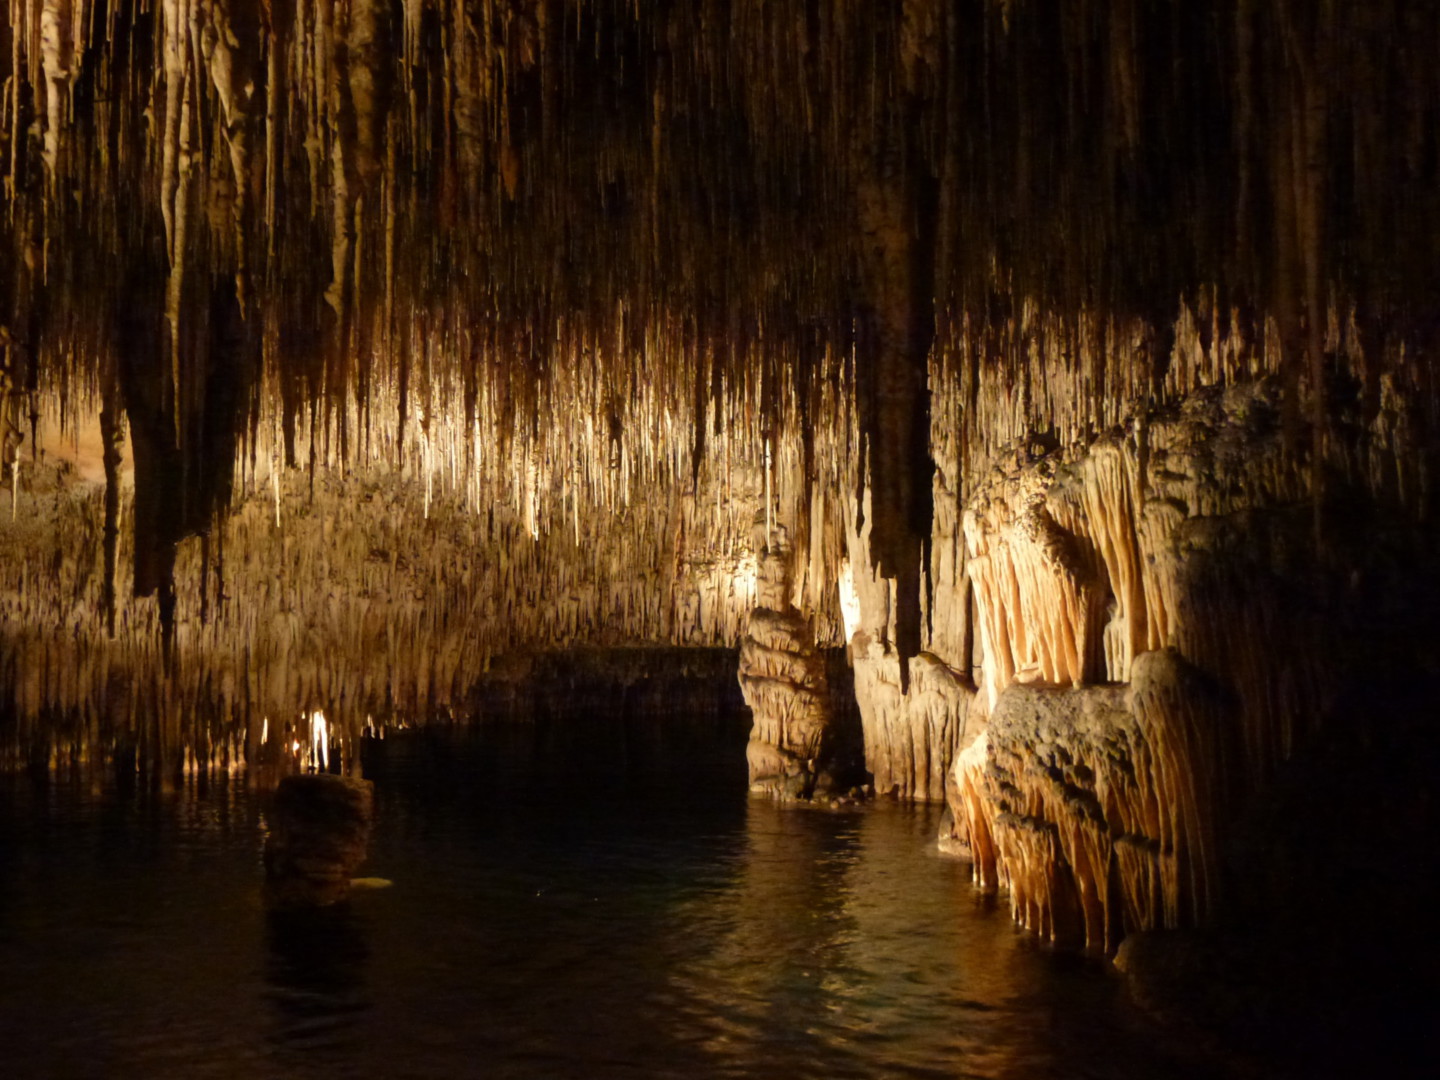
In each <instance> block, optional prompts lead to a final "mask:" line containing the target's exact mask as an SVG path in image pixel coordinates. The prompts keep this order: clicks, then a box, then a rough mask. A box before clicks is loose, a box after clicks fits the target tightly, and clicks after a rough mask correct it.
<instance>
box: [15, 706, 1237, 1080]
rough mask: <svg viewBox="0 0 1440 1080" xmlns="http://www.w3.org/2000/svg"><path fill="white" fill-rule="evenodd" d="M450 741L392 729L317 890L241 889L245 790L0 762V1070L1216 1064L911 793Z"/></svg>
mask: <svg viewBox="0 0 1440 1080" xmlns="http://www.w3.org/2000/svg"><path fill="white" fill-rule="evenodd" d="M447 738H449V739H451V740H452V741H451V742H449V743H445V744H443V745H440V746H438V748H437V745H436V744H435V741H434V739H433V738H431V737H428V736H417V737H415V738H414V739H413V740H412V742H411V744H410V745H409V746H407V745H406V743H405V740H403V739H391V740H387V742H388V743H389V744H390V745H389V746H388V747H387V750H386V754H385V759H384V762H383V768H376V769H375V770H373V771H372V778H374V779H375V780H376V782H377V798H378V805H379V816H378V819H377V823H376V832H375V836H374V842H373V846H372V857H371V859H370V861H369V863H368V864H367V866H366V867H365V869H364V871H363V872H364V873H365V874H367V875H372V876H376V877H383V878H385V879H388V880H389V881H390V882H392V884H391V885H390V887H388V888H383V889H374V890H364V891H361V892H358V893H357V894H356V895H355V897H354V899H353V900H352V902H351V903H350V904H349V905H347V906H345V907H342V908H339V909H336V910H333V911H327V912H317V913H285V914H283V915H280V914H267V913H266V912H265V911H264V910H263V908H262V906H261V905H260V903H259V890H258V875H259V872H260V871H259V863H258V852H259V845H260V828H259V826H260V800H258V799H254V798H251V797H250V796H248V795H247V794H246V793H245V791H244V790H243V789H242V788H239V787H234V788H230V787H220V788H216V789H212V790H211V791H210V792H208V793H206V794H205V795H203V796H202V795H199V794H197V793H195V792H190V793H182V794H181V795H179V796H175V797H173V798H170V799H168V800H155V799H151V798H149V797H147V796H144V795H136V794H134V793H131V794H130V795H128V796H127V795H121V794H118V793H115V792H101V793H96V792H93V791H89V790H88V789H87V790H85V791H69V792H67V791H64V790H52V791H51V792H50V793H49V794H47V795H43V797H42V796H39V795H36V794H35V793H33V792H32V793H31V794H29V795H27V794H26V792H25V789H24V782H23V781H7V782H6V783H8V784H10V785H11V788H10V790H9V792H8V797H7V798H5V799H3V800H0V814H3V815H4V817H3V818H0V824H3V826H4V831H3V833H0V835H3V836H5V837H7V838H8V842H7V844H6V845H5V847H4V849H3V850H0V970H4V971H5V973H6V975H5V978H4V980H3V982H0V1039H3V1045H4V1046H5V1050H6V1061H7V1065H6V1071H5V1074H6V1075H7V1076H9V1075H15V1076H26V1075H52V1076H68V1075H74V1076H96V1075H104V1076H113V1077H132V1076H134V1077H139V1076H165V1075H175V1076H187V1077H190V1076H197V1077H198V1076H247V1077H249V1076H261V1077H267V1076H277V1077H278V1076H285V1077H293V1076H301V1077H304V1076H315V1077H322V1076H323V1077H332V1076H355V1077H371V1076H376V1077H379V1076H384V1077H406V1076H469V1075H485V1076H500V1077H509V1076H515V1077H522V1076H534V1077H567V1076H574V1077H597V1078H603V1077H629V1076H677V1077H685V1078H687V1080H688V1078H698V1077H711V1076H715V1077H729V1076H735V1077H741V1076H743V1077H766V1076H784V1077H787V1078H791V1077H871V1076H897V1077H904V1076H909V1077H932V1076H934V1077H940V1076H945V1077H955V1076H972V1077H978V1078H984V1080H1010V1078H1030V1077H1041V1078H1043V1077H1057V1078H1058V1077H1072V1076H1086V1077H1095V1078H1099V1080H1106V1078H1116V1080H1123V1078H1126V1077H1153V1076H1168V1077H1185V1076H1196V1077H1199V1076H1213V1075H1216V1074H1215V1072H1214V1071H1213V1069H1210V1068H1208V1067H1206V1064H1205V1063H1204V1062H1195V1061H1193V1060H1191V1059H1190V1058H1188V1057H1186V1056H1185V1055H1184V1054H1181V1053H1178V1052H1176V1051H1175V1049H1174V1048H1170V1047H1166V1046H1164V1045H1162V1044H1159V1043H1156V1042H1155V1041H1154V1039H1153V1037H1152V1036H1151V1035H1150V1033H1149V1032H1148V1030H1147V1029H1144V1028H1143V1027H1139V1026H1137V1025H1136V1023H1135V1021H1134V1018H1133V1017H1131V1016H1130V1014H1129V1013H1128V1012H1127V1011H1126V1010H1125V1008H1124V1006H1123V1003H1122V1002H1121V1001H1120V1000H1119V997H1118V995H1117V993H1116V986H1115V983H1114V982H1113V981H1112V980H1110V979H1109V978H1107V977H1106V975H1105V973H1104V972H1103V971H1102V970H1100V969H1099V968H1098V967H1097V966H1095V965H1093V964H1090V963H1088V962H1084V961H1078V960H1073V959H1066V958H1063V957H1057V956H1054V955H1052V954H1050V953H1049V952H1047V951H1046V950H1044V949H1041V948H1038V947H1037V946H1036V945H1035V944H1034V942H1033V941H1030V940H1029V939H1027V938H1025V937H1024V936H1023V935H1020V934H1017V933H1016V932H1015V931H1014V930H1013V929H1012V928H1011V926H1010V925H1009V921H1008V918H1007V916H1006V915H1005V913H1004V912H1003V911H1002V910H999V909H998V908H997V907H996V906H995V905H994V904H992V903H986V902H983V901H980V900H978V899H977V897H976V896H975V895H974V893H973V892H972V890H971V889H970V887H969V884H968V875H967V871H966V869H965V867H963V866H962V865H960V864H957V863H954V862H950V861H947V860H943V859H939V858H936V857H934V855H933V844H932V837H933V836H934V831H935V826H936V819H935V814H934V813H933V812H932V811H930V810H926V809H921V810H907V809H903V808H898V807H877V808H875V809H873V810H869V811H866V812H863V813H819V812H794V811H782V810H780V809H778V808H776V807H774V806H772V805H770V804H768V803H764V802H752V801H750V800H748V799H747V798H746V795H745V792H744V760H743V739H742V740H741V741H740V742H739V749H738V750H737V749H735V748H733V747H728V746H727V747H722V748H719V749H716V748H713V747H712V748H710V749H709V750H707V751H705V752H709V753H717V754H732V755H738V756H737V757H736V761H735V762H733V763H732V764H733V765H734V767H733V768H731V769H730V771H729V772H726V771H724V770H722V769H717V770H716V775H715V778H714V783H712V784H709V785H708V786H696V785H690V786H686V785H679V784H676V783H675V782H674V781H673V779H672V778H662V779H661V780H656V779H655V778H654V777H652V776H648V775H640V776H635V777H629V778H625V779H624V781H623V782H621V780H617V779H616V778H614V777H611V778H610V780H609V782H607V783H603V784H597V785H595V786H594V787H593V788H587V787H585V786H582V785H576V784H575V783H573V777H574V769H573V768H566V769H563V770H559V771H558V772H557V773H555V774H553V775H552V774H550V773H547V772H546V768H545V765H544V758H543V756H539V757H537V755H536V754H535V753H534V752H533V748H528V749H527V750H526V752H525V753H524V754H521V755H519V756H518V757H511V758H507V757H506V754H507V753H509V752H511V751H512V750H513V744H514V742H515V739H516V736H515V735H514V733H511V734H510V735H509V736H508V737H507V740H504V741H503V742H504V743H505V745H497V744H495V743H493V742H489V743H487V741H486V739H485V738H483V737H480V738H475V739H473V740H466V739H460V738H457V737H456V736H453V735H452V736H447ZM427 740H429V741H427ZM681 746H682V749H683V750H684V751H685V753H686V754H694V753H698V752H699V751H697V750H696V748H694V747H688V746H686V745H685V744H683V743H682V744H681ZM507 748H508V749H507ZM437 753H443V754H444V755H445V760H446V761H447V766H446V768H445V769H443V770H438V771H437V770H435V769H433V768H430V767H429V766H428V765H427V763H429V762H433V761H434V760H435V755H436V754H437ZM725 760H729V759H728V758H727V759H725ZM507 761H509V762H511V764H512V765H513V769H511V768H509V767H508V766H507V764H506V763H507ZM681 764H683V763H681ZM666 767H667V768H671V767H678V766H677V763H674V762H671V763H669V765H667V766H666ZM556 776H559V777H562V778H563V780H564V782H563V783H561V782H557V780H556ZM477 777H478V778H482V780H483V782H482V780H477V779H476V778H477ZM16 785H19V786H16ZM12 1063H13V1064H12Z"/></svg>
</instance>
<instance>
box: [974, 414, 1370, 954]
mask: <svg viewBox="0 0 1440 1080" xmlns="http://www.w3.org/2000/svg"><path fill="white" fill-rule="evenodd" d="M1378 438H1379V437H1378V435H1377V441H1378ZM1145 440H1146V442H1145V444H1144V450H1145V455H1144V456H1143V457H1142V456H1141V453H1140V450H1141V444H1140V442H1139V436H1138V433H1136V434H1132V435H1131V436H1130V437H1128V438H1124V439H1107V440H1102V441H1099V442H1097V443H1095V444H1093V445H1091V446H1089V447H1087V448H1085V449H1083V450H1080V451H1078V452H1075V453H1074V454H1072V455H1068V456H1066V455H1061V454H1058V453H1057V454H1052V455H1049V456H1046V457H1041V458H1039V459H1038V460H1035V461H1033V462H1030V463H1026V460H1025V458H1024V457H1023V456H1022V457H1020V458H1016V459H1011V460H1010V461H1009V462H1008V463H1006V464H1004V465H1001V466H998V467H997V468H996V470H995V471H994V473H993V474H992V477H991V479H990V481H989V482H988V483H987V484H986V485H984V486H983V487H982V488H981V491H980V493H979V494H978V495H977V496H976V497H975V498H974V499H972V502H971V504H970V507H969V509H968V511H967V515H966V540H967V549H968V554H969V563H968V570H969V575H970V579H971V581H972V583H973V586H974V589H975V612H976V618H977V621H978V622H979V624H980V633H979V639H980V644H981V649H982V654H983V658H984V659H983V664H982V672H983V674H982V685H981V692H982V695H985V696H986V697H987V699H988V700H989V701H990V702H991V703H992V704H991V706H990V716H989V726H988V728H987V729H986V731H985V733H984V736H983V739H982V740H981V741H979V742H977V743H975V744H973V745H972V746H971V747H970V748H969V749H968V750H967V751H966V752H965V753H964V754H961V755H960V756H959V758H958V759H957V761H956V767H955V794H954V796H953V797H952V805H953V807H954V810H955V814H956V817H957V819H960V820H961V821H963V822H964V823H965V827H966V830H967V831H968V837H969V842H970V845H971V849H972V852H973V856H974V859H975V872H976V878H977V880H978V881H979V882H980V883H981V884H982V885H983V886H985V887H996V886H1000V887H1003V888H1006V889H1008V890H1009V893H1010V898H1011V903H1012V907H1013V910H1014V912H1015V915H1016V918H1017V919H1018V920H1019V921H1021V922H1023V923H1024V924H1025V925H1027V926H1029V927H1031V928H1032V929H1034V930H1036V931H1037V932H1040V933H1042V934H1044V935H1046V936H1048V937H1052V938H1054V939H1056V940H1066V941H1073V942H1081V943H1085V944H1087V945H1089V946H1090V947H1092V948H1096V949H1106V950H1109V949H1113V948H1114V947H1115V945H1116V944H1117V943H1118V941H1119V938H1120V936H1121V935H1122V934H1124V933H1127V932H1131V931H1136V930H1145V929H1153V928H1162V927H1167V928H1168V927H1181V926H1196V925H1205V924H1207V923H1209V922H1211V921H1213V919H1214V918H1215V916H1216V915H1217V913H1218V912H1219V911H1221V910H1222V907H1223V904H1224V903H1225V900H1226V889H1227V886H1226V883H1225V877H1226V872H1227V871H1226V866H1227V858H1228V852H1229V850H1230V848H1231V846H1232V845H1233V843H1234V841H1235V836H1234V834H1233V832H1234V828H1235V826H1236V821H1237V818H1238V815H1239V812H1240V807H1241V806H1242V805H1244V803H1245V802H1246V800H1249V799H1252V798H1253V797H1255V794H1256V793H1257V792H1259V791H1261V790H1262V789H1263V788H1264V787H1265V785H1266V784H1267V783H1269V782H1270V781H1271V780H1272V778H1273V777H1274V776H1275V774H1276V771H1277V769H1278V768H1279V767H1280V765H1281V764H1282V763H1283V762H1284V761H1285V760H1286V759H1288V758H1289V757H1290V756H1291V754H1292V753H1293V752H1294V750H1295V748H1296V747H1297V746H1298V745H1299V744H1300V743H1301V742H1303V741H1304V740H1305V739H1307V738H1308V737H1309V736H1310V735H1311V733H1312V732H1313V731H1314V730H1315V729H1316V728H1317V727H1318V726H1319V725H1320V724H1321V722H1322V720H1323V719H1324V718H1327V717H1328V718H1329V722H1330V723H1336V722H1337V720H1336V718H1335V717H1334V715H1333V711H1332V704H1331V703H1332V701H1333V700H1334V696H1335V693H1336V687H1337V685H1338V682H1339V680H1341V679H1342V678H1344V677H1348V676H1346V675H1345V674H1344V673H1345V671H1346V670H1347V667H1349V665H1347V664H1345V663H1334V664H1329V663H1326V662H1325V661H1324V660H1323V658H1324V657H1325V656H1326V655H1334V651H1335V650H1336V649H1337V648H1343V646H1341V645H1340V642H1342V641H1343V640H1345V639H1346V633H1347V632H1346V631H1345V630H1344V629H1343V626H1344V625H1345V624H1346V622H1347V621H1348V620H1350V619H1351V618H1353V617H1355V615H1356V613H1357V611H1360V610H1363V608H1364V607H1365V605H1366V604H1367V603H1371V602H1376V601H1374V600H1373V599H1367V598H1365V597H1362V596H1358V595H1357V594H1355V593H1354V590H1353V583H1346V582H1344V581H1343V580H1339V579H1337V575H1336V573H1335V570H1334V569H1333V566H1327V565H1326V559H1327V555H1326V554H1325V553H1321V554H1319V555H1317V552H1316V549H1315V536H1314V533H1313V531H1312V526H1313V514H1312V510H1311V506H1310V504H1309V502H1308V497H1309V492H1308V488H1307V485H1306V483H1305V477H1304V470H1303V469H1301V468H1299V467H1297V465H1296V464H1295V463H1294V461H1293V459H1291V458H1290V457H1289V456H1288V455H1287V453H1286V452H1285V448H1284V439H1283V436H1282V433H1281V427H1280V424H1279V410H1278V408H1277V403H1276V400H1275V398H1274V397H1273V396H1272V394H1271V393H1270V392H1269V391H1268V390H1267V389H1266V388H1265V387H1263V386H1262V387H1252V388H1250V389H1248V390H1242V389H1235V390H1232V391H1229V392H1226V393H1219V392H1206V393H1203V394H1200V395H1197V396H1196V397H1194V398H1193V399H1192V400H1190V401H1189V402H1187V404H1186V406H1185V407H1184V408H1183V409H1182V410H1180V411H1179V412H1178V413H1177V414H1174V415H1172V416H1170V417H1168V418H1165V419H1163V420H1158V419H1157V420H1155V421H1152V423H1151V424H1150V425H1149V427H1148V429H1147V430H1146V432H1145ZM1370 449H1371V450H1372V451H1375V452H1378V446H1375V445H1374V444H1372V446H1371V448H1370ZM1383 490H1384V489H1383V488H1382V491H1383ZM1142 493H1143V494H1142ZM1371 512H1372V513H1374V514H1375V515H1376V518H1375V520H1376V523H1377V525H1378V524H1379V523H1380V521H1381V520H1382V518H1383V513H1384V512H1383V511H1382V510H1379V509H1375V510H1372V511H1371ZM1385 527H1386V528H1393V527H1394V525H1393V523H1392V524H1391V525H1388V526H1385ZM1335 535H1336V539H1335V541H1334V543H1335V544H1336V545H1337V546H1336V548H1334V549H1332V550H1331V551H1330V552H1329V554H1328V557H1329V558H1330V559H1334V560H1340V561H1341V565H1344V564H1345V563H1344V561H1343V560H1351V559H1353V560H1356V562H1355V565H1357V566H1358V565H1359V564H1360V563H1361V562H1363V561H1365V560H1366V559H1367V558H1368V555H1367V550H1368V548H1369V541H1368V540H1366V539H1365V538H1363V536H1362V537H1357V536H1356V535H1355V534H1354V533H1352V532H1350V531H1349V530H1345V529H1341V530H1337V532H1336V534H1335ZM1342 544H1343V545H1345V547H1344V549H1343V550H1342V549H1341V548H1340V545H1342ZM1382 558H1383V557H1382ZM1359 572H1360V571H1358V570H1357V571H1356V573H1357V574H1358V573H1359ZM1322 611H1323V612H1325V613H1326V615H1325V617H1324V618H1321V617H1320V616H1319V613H1320V612H1322ZM1099 612H1103V613H1104V618H1103V619H1102V618H1097V613H1099ZM1360 617H1361V618H1362V619H1363V618H1366V616H1363V615H1361V616H1360ZM1102 627H1103V635H1104V638H1103V649H1102V648H1101V647H1100V645H1101V642H1100V639H1099V634H1100V633H1101V628H1102ZM1082 645H1084V646H1085V647H1082ZM1338 722H1339V723H1340V724H1342V725H1343V724H1346V723H1351V724H1353V723H1356V722H1357V720H1356V718H1354V717H1349V718H1345V717H1342V718H1340V719H1339V720H1338ZM1232 885H1233V883H1232ZM1242 888H1243V885H1242Z"/></svg>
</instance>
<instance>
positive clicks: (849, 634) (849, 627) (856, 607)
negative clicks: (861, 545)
mask: <svg viewBox="0 0 1440 1080" xmlns="http://www.w3.org/2000/svg"><path fill="white" fill-rule="evenodd" d="M840 617H841V618H842V619H844V620H845V643H846V644H847V645H848V644H849V643H850V639H851V638H853V637H854V636H855V631H857V630H859V629H860V595H859V593H857V592H856V591H855V569H854V567H852V566H851V565H850V560H849V559H844V560H842V561H841V563H840Z"/></svg>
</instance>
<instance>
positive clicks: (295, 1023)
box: [265, 904, 371, 1054]
mask: <svg viewBox="0 0 1440 1080" xmlns="http://www.w3.org/2000/svg"><path fill="white" fill-rule="evenodd" d="M265 943H266V947H267V949H268V963H267V965H266V974H265V978H266V984H267V988H266V994H265V997H266V999H267V1000H268V1002H269V1003H270V1005H271V1006H272V1007H273V1010H274V1021H275V1023H274V1028H273V1030H272V1031H271V1033H270V1042H271V1044H272V1046H273V1047H275V1048H276V1049H277V1050H278V1051H280V1052H281V1053H306V1054H314V1053H316V1052H323V1051H327V1050H337V1051H338V1050H343V1049H345V1048H346V1047H347V1046H349V1045H351V1044H353V1043H354V1042H355V1041H356V1037H357V1033H358V1031H359V1027H360V1025H361V1024H362V1023H363V1022H364V1020H365V1015H366V1013H367V1012H368V1011H369V1010H370V1007H371V1001H370V998H369V996H368V995H367V993H366V989H365V966H366V961H367V960H368V958H369V950H368V948H367V947H366V945H365V937H364V932H363V928H362V927H361V926H360V925H359V923H358V920H357V918H356V915H355V912H354V911H353V909H352V908H351V907H350V905H348V904H341V905H338V906H335V907H330V908H322V909H319V910H304V909H298V910H285V911H271V912H269V913H267V915H266V920H265Z"/></svg>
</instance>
